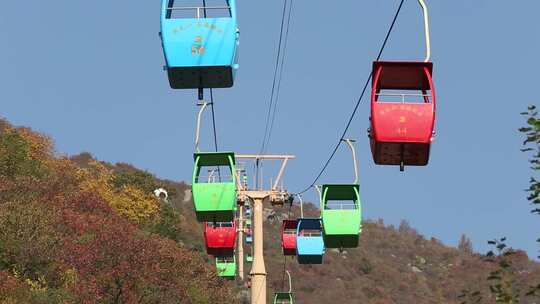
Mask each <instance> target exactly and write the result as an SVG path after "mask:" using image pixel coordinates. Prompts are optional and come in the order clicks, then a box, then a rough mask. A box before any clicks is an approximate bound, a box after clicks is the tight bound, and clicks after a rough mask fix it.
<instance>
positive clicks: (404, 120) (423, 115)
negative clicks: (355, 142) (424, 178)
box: [369, 61, 435, 171]
mask: <svg viewBox="0 0 540 304" xmlns="http://www.w3.org/2000/svg"><path fill="white" fill-rule="evenodd" d="M432 71H433V63H431V62H397V61H396V62H391V61H376V62H374V63H373V87H372V93H371V118H370V120H371V128H370V131H369V137H370V142H371V152H372V154H373V159H374V160H375V163H376V164H378V165H399V166H400V169H401V170H402V171H403V169H404V167H405V166H425V165H427V163H428V161H429V151H430V146H431V141H432V140H433V134H434V133H433V130H434V126H435V88H434V86H433V79H432V77H431V75H432Z"/></svg>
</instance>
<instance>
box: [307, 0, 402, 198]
mask: <svg viewBox="0 0 540 304" xmlns="http://www.w3.org/2000/svg"><path fill="white" fill-rule="evenodd" d="M404 2H405V0H401V2H400V3H399V7H398V9H397V11H396V14H395V15H394V19H393V20H392V23H391V24H390V28H389V29H388V32H387V33H386V37H385V38H384V41H383V43H382V46H381V48H380V50H379V54H378V55H377V61H379V59H381V55H382V53H383V51H384V49H385V47H386V44H387V42H388V39H389V38H390V34H391V33H392V30H393V29H394V25H395V24H396V21H397V18H398V16H399V13H400V12H401V8H402V6H403V3H404ZM372 76H373V71H370V73H369V76H368V78H367V80H366V83H365V84H364V88H363V89H362V93H361V94H360V97H359V98H358V100H357V101H356V105H355V106H354V109H353V111H352V113H351V116H350V117H349V120H348V122H347V125H346V126H345V130H343V133H342V134H341V137H340V138H339V140H338V142H337V144H336V145H335V147H334V149H333V150H332V153H331V154H330V157H329V158H328V160H327V161H326V163H325V164H324V166H323V167H322V169H321V171H319V173H318V174H317V176H316V177H315V179H314V180H313V182H312V183H311V185H309V186H307V187H306V188H305V189H304V190H302V191H300V192H298V193H297V194H303V193H305V192H307V191H308V190H309V189H311V187H313V186H314V185H315V184H316V183H317V181H318V180H319V178H320V177H321V176H322V175H323V174H324V172H325V171H326V169H327V168H328V165H329V164H330V162H331V161H332V159H333V158H334V156H335V155H336V152H337V150H338V148H339V146H340V144H341V142H342V141H343V140H344V139H345V135H346V134H347V131H349V128H350V126H351V123H352V121H353V120H354V117H355V116H356V112H357V111H358V107H359V106H360V103H361V102H362V99H363V98H364V94H365V93H366V90H367V88H368V86H369V82H370V81H371V78H372Z"/></svg>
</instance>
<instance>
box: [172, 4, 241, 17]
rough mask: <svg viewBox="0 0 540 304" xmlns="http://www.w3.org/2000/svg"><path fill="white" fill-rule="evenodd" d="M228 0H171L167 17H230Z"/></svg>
mask: <svg viewBox="0 0 540 304" xmlns="http://www.w3.org/2000/svg"><path fill="white" fill-rule="evenodd" d="M231 16H232V14H231V7H230V5H229V1H227V0H169V2H168V6H167V19H202V18H230V17H231Z"/></svg>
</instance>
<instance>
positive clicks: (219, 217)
mask: <svg viewBox="0 0 540 304" xmlns="http://www.w3.org/2000/svg"><path fill="white" fill-rule="evenodd" d="M195 213H196V215H197V221H199V222H211V223H215V222H232V221H233V220H234V211H197V212H195Z"/></svg>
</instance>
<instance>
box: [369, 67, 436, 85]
mask: <svg viewBox="0 0 540 304" xmlns="http://www.w3.org/2000/svg"><path fill="white" fill-rule="evenodd" d="M379 71H380V73H379ZM426 71H427V72H428V74H426ZM431 75H433V63H432V62H421V61H375V62H373V83H374V84H375V83H376V85H377V88H376V89H381V90H384V89H388V90H430V89H431V85H430V79H429V78H431ZM428 77H429V78H428Z"/></svg>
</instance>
